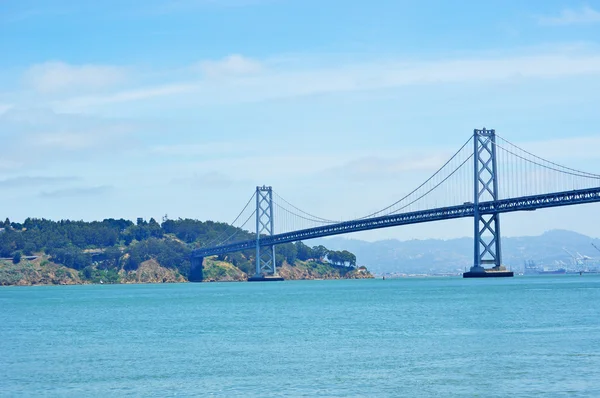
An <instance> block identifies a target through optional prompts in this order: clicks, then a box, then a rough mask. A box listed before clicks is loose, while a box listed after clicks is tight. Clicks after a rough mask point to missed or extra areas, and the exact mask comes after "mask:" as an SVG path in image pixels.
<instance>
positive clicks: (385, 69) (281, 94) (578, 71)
mask: <svg viewBox="0 0 600 398" xmlns="http://www.w3.org/2000/svg"><path fill="white" fill-rule="evenodd" d="M207 70H211V73H212V74H213V75H219V76H221V77H222V78H219V79H211V78H208V79H199V80H191V81H185V82H178V83H173V84H166V85H160V86H154V87H146V88H139V89H135V90H126V91H121V92H117V93H113V94H110V95H92V96H80V97H72V98H70V99H68V100H64V101H57V102H55V105H56V106H57V107H59V109H61V110H64V111H85V110H89V109H90V108H93V107H97V106H100V105H109V104H112V103H122V102H130V101H142V100H149V99H153V98H154V99H157V98H160V97H171V98H177V102H176V103H177V105H178V106H181V105H182V104H193V105H206V104H214V103H236V102H252V101H263V100H270V99H277V98H289V97H298V96H306V95H315V94H327V93H337V92H353V91H366V90H377V89H388V88H399V87H405V86H414V85H435V84H446V83H461V82H465V83H477V82H486V81H519V80H524V79H552V78H564V77H572V76H582V75H593V74H600V54H595V53H589V54H572V53H543V54H538V55H529V56H507V57H487V58H483V57H476V58H463V59H444V60H436V61H428V62H404V61H402V60H392V61H372V62H367V63H354V64H339V65H333V66H329V67H315V68H310V67H306V66H302V67H298V66H297V65H296V64H293V63H292V64H278V65H277V68H274V67H271V68H268V69H258V66H253V64H252V63H247V61H246V59H245V58H240V59H238V60H237V61H231V60H228V61H227V60H226V61H224V63H216V64H210V66H209V67H208V69H207ZM248 73H249V74H248ZM209 75H210V74H209ZM167 106H168V104H167Z"/></svg>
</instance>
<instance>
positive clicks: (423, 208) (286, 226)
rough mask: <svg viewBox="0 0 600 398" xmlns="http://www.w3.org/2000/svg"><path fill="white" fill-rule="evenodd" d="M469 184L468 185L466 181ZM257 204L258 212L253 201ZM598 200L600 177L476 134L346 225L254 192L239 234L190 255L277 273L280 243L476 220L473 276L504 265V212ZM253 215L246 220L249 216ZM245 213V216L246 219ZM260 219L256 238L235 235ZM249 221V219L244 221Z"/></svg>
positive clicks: (489, 133) (269, 192)
mask: <svg viewBox="0 0 600 398" xmlns="http://www.w3.org/2000/svg"><path fill="white" fill-rule="evenodd" d="M469 180H470V182H469ZM253 201H255V203H256V207H255V209H252V206H250V204H251V203H252V202H253ZM595 202H600V175H598V174H593V173H587V172H583V171H579V170H576V169H573V168H569V167H565V166H561V165H559V164H557V163H554V162H552V161H549V160H546V159H543V158H541V157H539V156H536V155H534V154H532V153H531V152H529V151H527V150H524V149H522V148H520V147H518V146H517V145H515V144H513V143H511V142H509V141H508V140H505V139H504V138H502V137H500V136H499V135H497V134H496V132H495V130H487V129H485V128H484V129H481V130H477V129H476V130H474V133H473V136H471V138H470V139H469V140H468V141H467V142H466V143H465V144H464V145H463V146H462V147H461V148H460V149H459V150H458V151H457V152H456V153H455V154H454V155H453V156H452V157H451V158H450V160H448V161H447V162H446V163H445V164H443V165H442V166H441V167H440V169H438V170H437V171H436V172H435V173H434V174H433V175H432V176H431V177H430V178H429V179H427V180H426V181H425V182H424V183H422V184H421V185H420V186H418V187H417V188H416V189H414V190H413V191H411V192H409V193H408V194H406V195H405V196H403V197H402V198H401V199H399V200H398V201H396V202H394V203H392V204H391V205H389V206H387V207H385V208H383V209H381V210H378V211H376V212H374V213H370V214H367V215H365V216H363V217H359V218H353V219H350V220H346V221H341V220H333V219H327V218H322V217H318V216H315V215H313V214H311V213H308V212H305V211H303V210H301V209H300V208H298V207H296V206H294V205H292V204H291V203H290V202H288V201H287V200H285V199H284V198H283V197H281V196H279V195H278V194H277V193H276V192H275V191H274V190H273V189H272V188H271V187H266V186H262V187H257V188H256V191H255V193H254V195H253V196H252V197H251V198H250V200H249V201H248V203H247V204H246V206H245V207H244V209H243V210H242V211H241V212H240V214H239V215H238V217H236V219H235V220H234V221H233V223H232V225H234V226H237V227H238V228H237V229H236V232H234V233H233V234H231V235H230V236H220V237H218V238H217V239H215V240H213V241H212V242H210V243H209V244H207V245H206V247H202V248H199V249H196V250H194V251H193V253H192V263H193V267H194V264H196V266H198V265H199V264H201V262H202V259H203V258H204V257H208V256H212V255H222V254H227V253H231V252H236V251H246V250H252V249H255V250H256V258H255V261H256V275H255V276H260V275H276V273H277V268H276V257H275V246H276V245H278V244H283V243H289V242H296V241H300V240H308V239H313V238H319V237H325V236H332V235H340V234H345V233H351V232H359V231H367V230H373V229H378V228H388V227H392V226H400V225H408V224H417V223H425V222H432V221H440V220H450V219H457V218H465V217H473V218H474V259H473V268H472V271H473V270H475V271H483V270H484V269H485V268H484V266H485V265H488V264H489V265H492V266H493V267H494V268H499V267H500V266H501V265H502V251H501V237H500V214H501V213H509V212H516V211H532V210H537V209H543V208H550V207H559V206H568V205H576V204H585V203H595ZM248 214H249V215H248ZM246 216H247V217H246ZM253 218H255V220H256V233H255V235H254V239H247V238H246V239H240V238H237V239H236V236H237V235H239V232H240V231H242V230H245V229H247V224H248V223H249V222H250V221H251V220H252V219H253ZM242 220H245V221H244V222H239V223H238V221H242Z"/></svg>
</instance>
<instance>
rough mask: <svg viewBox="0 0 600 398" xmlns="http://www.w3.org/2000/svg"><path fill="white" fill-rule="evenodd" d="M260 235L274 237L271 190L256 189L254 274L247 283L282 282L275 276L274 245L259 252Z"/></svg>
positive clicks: (264, 187)
mask: <svg viewBox="0 0 600 398" xmlns="http://www.w3.org/2000/svg"><path fill="white" fill-rule="evenodd" d="M261 235H267V236H273V235H275V227H274V218H273V188H272V187H267V186H265V185H263V186H262V187H256V273H255V274H254V276H253V277H251V278H249V279H248V280H249V281H263V280H267V277H269V278H268V280H282V278H279V277H278V276H277V264H276V263H277V261H276V259H275V245H272V246H270V247H266V248H265V249H264V250H261V247H260V237H261Z"/></svg>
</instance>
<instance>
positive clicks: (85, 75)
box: [24, 62, 126, 93]
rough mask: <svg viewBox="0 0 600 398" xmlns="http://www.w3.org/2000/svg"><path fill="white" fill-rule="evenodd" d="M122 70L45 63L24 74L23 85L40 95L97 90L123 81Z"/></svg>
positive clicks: (98, 66)
mask: <svg viewBox="0 0 600 398" xmlns="http://www.w3.org/2000/svg"><path fill="white" fill-rule="evenodd" d="M125 76H126V73H125V71H124V70H123V69H122V68H119V67H115V66H106V65H70V64H66V63H64V62H46V63H43V64H39V65H34V66H32V67H31V68H29V70H27V72H25V76H24V80H25V83H26V84H27V85H28V86H30V87H32V88H33V89H34V90H36V91H38V92H41V93H56V92H61V91H71V90H78V91H81V90H97V89H104V88H107V87H113V86H114V85H115V84H117V83H120V82H122V81H123V80H124V79H125Z"/></svg>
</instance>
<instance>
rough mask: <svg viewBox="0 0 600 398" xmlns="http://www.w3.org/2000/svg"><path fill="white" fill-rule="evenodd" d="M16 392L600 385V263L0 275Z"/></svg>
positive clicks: (501, 393) (524, 393) (406, 390)
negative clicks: (99, 276) (159, 275)
mask: <svg viewBox="0 0 600 398" xmlns="http://www.w3.org/2000/svg"><path fill="white" fill-rule="evenodd" d="M0 396H2V397H4V396H6V397H30V396H32V397H33V396H35V397H37V396H43V397H44V396H45V397H112V396H116V397H119V396H135V397H138V396H139V397H171V396H176V397H194V396H222V397H238V396H239V397H279V396H292V397H350V396H360V397H404V396H405V397H477V396H478V397H542V396H543V397H600V276H596V275H583V276H578V275H576V276H541V277H515V278H502V279H489V280H483V279H461V278H422V279H416V278H415V279H412V278H407V279H388V280H339V281H285V282H277V283H274V282H269V283H203V284H191V283H190V284H157V285H84V286H34V287H3V288H0Z"/></svg>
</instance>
